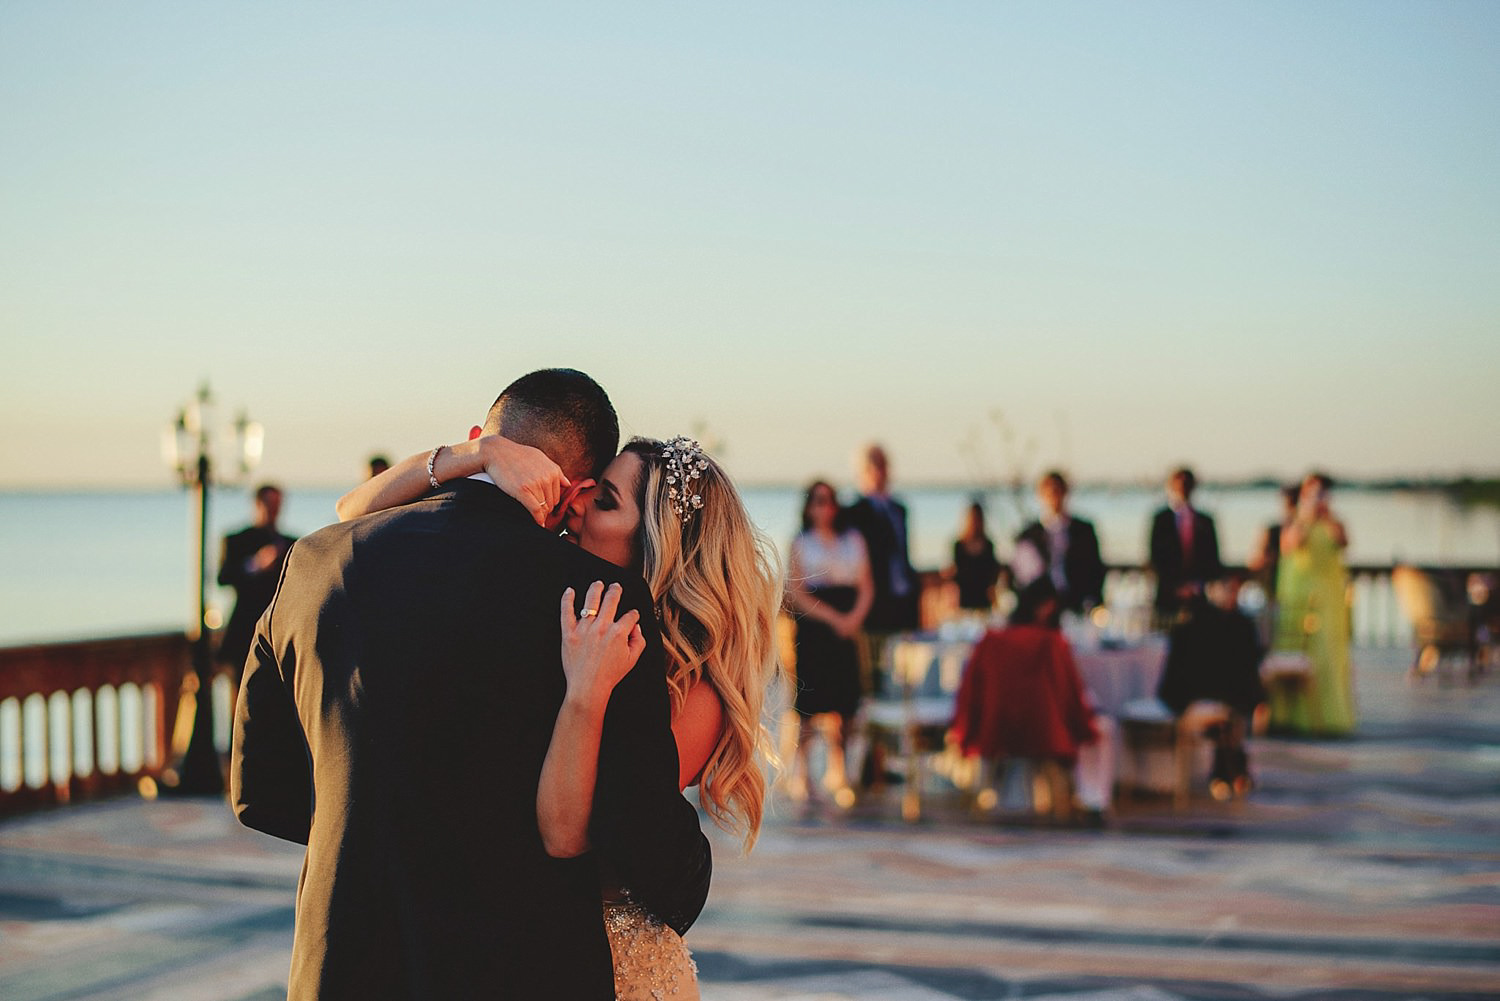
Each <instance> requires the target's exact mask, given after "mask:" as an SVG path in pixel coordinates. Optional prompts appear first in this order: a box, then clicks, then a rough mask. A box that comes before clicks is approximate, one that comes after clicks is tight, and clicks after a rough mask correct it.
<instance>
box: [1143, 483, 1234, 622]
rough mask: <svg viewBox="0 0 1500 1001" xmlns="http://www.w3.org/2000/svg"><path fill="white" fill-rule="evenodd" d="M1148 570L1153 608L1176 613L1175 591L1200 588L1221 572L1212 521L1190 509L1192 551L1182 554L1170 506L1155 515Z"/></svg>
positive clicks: (1215, 531)
mask: <svg viewBox="0 0 1500 1001" xmlns="http://www.w3.org/2000/svg"><path fill="white" fill-rule="evenodd" d="M1151 569H1152V571H1153V572H1155V574H1156V608H1157V610H1158V611H1164V612H1165V611H1175V610H1176V609H1177V607H1178V605H1179V604H1181V602H1180V601H1179V600H1178V598H1177V589H1178V588H1180V587H1181V586H1182V585H1184V584H1197V585H1199V586H1200V587H1201V586H1202V585H1203V584H1204V583H1205V582H1206V581H1210V580H1213V579H1214V578H1216V577H1218V576H1219V575H1220V574H1221V573H1223V572H1224V564H1222V563H1220V562H1219V533H1218V530H1217V529H1216V528H1215V527H1214V520H1213V519H1212V518H1210V517H1209V516H1208V515H1206V514H1204V513H1203V512H1202V511H1198V510H1196V509H1194V510H1193V551H1192V552H1191V553H1187V554H1184V553H1183V551H1182V535H1181V534H1180V533H1179V532H1178V531H1177V515H1176V514H1175V513H1174V512H1173V511H1172V509H1171V508H1169V507H1164V508H1162V509H1161V510H1160V511H1158V512H1156V517H1155V518H1153V519H1152V521H1151Z"/></svg>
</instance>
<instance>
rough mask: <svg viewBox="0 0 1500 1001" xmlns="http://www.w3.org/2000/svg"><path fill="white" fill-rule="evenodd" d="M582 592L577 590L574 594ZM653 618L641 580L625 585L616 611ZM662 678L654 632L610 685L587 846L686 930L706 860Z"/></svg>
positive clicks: (700, 895) (702, 889) (701, 889)
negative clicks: (682, 787)
mask: <svg viewBox="0 0 1500 1001" xmlns="http://www.w3.org/2000/svg"><path fill="white" fill-rule="evenodd" d="M580 593H581V592H580ZM627 608H635V609H638V610H640V611H641V614H642V619H643V621H650V619H651V611H650V609H651V601H650V595H649V593H648V592H647V591H646V587H645V584H644V582H637V581H632V582H630V583H628V584H626V586H625V594H624V596H623V598H622V600H621V603H620V610H621V612H623V611H624V610H625V609H627ZM677 772H678V765H677V744H676V741H675V740H674V738H673V736H672V727H671V712H670V705H669V701H668V696H667V685H666V674H665V669H664V661H663V655H662V647H661V643H660V640H659V638H658V637H657V636H656V635H655V630H654V629H652V630H651V632H650V633H649V634H648V637H647V647H646V651H645V652H644V653H643V654H642V655H641V660H640V662H639V663H637V664H636V666H635V668H634V669H633V670H632V671H631V672H630V673H629V674H627V675H626V676H625V678H624V680H623V681H621V682H620V684H619V685H617V686H616V687H615V691H614V694H613V696H612V697H611V698H610V703H609V709H608V711H607V713H606V714H605V720H604V732H603V735H602V738H601V742H600V746H599V776H598V780H597V782H596V784H595V790H594V809H593V815H592V818H591V822H590V829H589V833H590V840H591V842H592V843H593V845H594V849H595V851H596V852H598V853H599V855H600V856H601V857H602V858H603V859H604V860H605V862H606V863H607V864H608V865H609V867H610V869H611V870H612V871H613V872H614V873H615V874H616V875H618V877H619V878H620V881H621V882H622V883H623V884H624V885H625V886H626V887H628V888H629V889H630V891H631V893H632V894H633V895H634V897H635V899H636V900H638V901H639V902H640V903H641V905H642V906H644V907H645V908H646V909H647V910H649V911H650V912H651V913H652V914H654V915H656V916H657V917H658V918H660V919H661V921H662V922H663V923H665V924H666V925H668V926H669V927H671V928H673V929H674V930H676V931H677V932H678V933H679V934H681V933H682V932H685V931H686V930H687V929H688V928H689V927H690V926H691V925H692V923H693V922H694V921H695V920H697V918H698V914H699V913H700V912H701V911H702V910H703V904H704V902H705V901H706V900H707V899H708V884H709V877H710V876H711V874H712V868H713V865H712V858H711V855H710V851H709V845H708V839H707V838H705V837H704V836H703V832H702V830H701V829H700V828H699V826H698V813H697V811H696V810H694V809H693V806H692V804H690V803H689V802H688V801H687V800H686V799H685V798H684V797H683V795H682V793H681V792H680V791H679V789H678V787H677Z"/></svg>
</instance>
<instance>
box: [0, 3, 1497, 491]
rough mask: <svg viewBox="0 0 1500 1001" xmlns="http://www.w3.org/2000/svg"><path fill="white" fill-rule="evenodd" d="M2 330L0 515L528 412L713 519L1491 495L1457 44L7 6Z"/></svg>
mask: <svg viewBox="0 0 1500 1001" xmlns="http://www.w3.org/2000/svg"><path fill="white" fill-rule="evenodd" d="M0 330H3V335H4V356H5V364H4V367H3V374H0V391H3V392H0V485H4V486H15V485H58V484H83V485H105V484H151V483H165V482H167V481H168V480H167V473H166V471H165V470H164V469H163V468H162V466H161V463H160V460H159V459H158V457H157V449H158V434H159V429H160V426H161V425H162V424H163V423H164V422H165V420H166V419H167V418H168V417H169V416H170V414H171V412H172V411H173V410H174V408H175V407H176V406H177V405H178V404H179V403H180V402H181V401H182V400H183V399H184V398H185V397H186V396H187V395H189V394H190V393H191V392H192V390H193V388H194V386H195V385H196V384H197V382H198V381H199V380H200V379H201V378H204V377H207V378H209V379H211V380H212V382H213V384H214V386H215V388H216V390H217V391H218V394H219V396H220V397H221V398H222V399H223V400H224V402H225V403H226V404H227V405H228V406H227V408H226V409H237V408H238V407H240V406H244V407H247V408H248V409H249V410H250V411H251V414H252V416H254V417H257V418H259V419H260V420H261V421H262V422H264V423H265V425H266V429H267V446H266V447H267V453H266V462H265V466H264V468H263V473H264V474H265V475H267V476H274V477H278V478H281V479H284V480H287V481H288V482H291V483H314V482H316V483H326V484H333V483H341V482H346V481H348V480H350V479H351V478H354V477H357V476H358V475H359V473H360V470H361V469H362V465H363V459H364V457H365V456H366V455H367V454H368V453H370V452H371V451H374V450H384V451H388V452H391V453H393V454H405V453H407V452H412V451H417V450H420V449H425V448H427V447H430V446H431V445H432V444H435V443H436V442H438V441H443V440H451V439H453V438H456V437H459V436H461V435H462V434H463V432H464V431H465V430H466V429H467V427H468V425H469V424H470V423H473V422H474V421H476V420H478V419H479V418H480V417H481V416H482V414H483V412H484V409H485V407H486V406H487V405H488V403H489V401H490V400H491V399H492V398H493V397H494V395H495V393H496V392H497V391H498V390H499V389H500V388H501V387H502V386H503V385H504V384H505V383H506V382H507V381H508V380H509V378H511V377H512V376H514V375H516V374H519V373H521V372H523V371H526V370H528V369H530V368H534V367H538V366H541V365H551V364H570V365H575V366H578V367H581V368H584V369H586V370H588V371H590V372H591V373H593V374H594V375H596V376H597V377H598V378H599V379H600V381H601V382H603V383H604V384H605V385H606V386H607V387H608V388H609V389H610V390H611V392H612V395H613V396H614V398H615V401H616V404H617V406H618V408H619V410H620V413H621V416H622V418H623V420H624V423H625V425H626V427H627V430H629V431H632V432H640V433H647V434H656V435H661V436H666V435H670V434H673V433H676V432H678V431H679V430H683V429H686V428H689V427H691V426H693V425H694V424H696V423H699V422H703V423H706V425H707V427H708V428H709V429H710V431H711V432H712V433H713V434H714V435H715V436H717V437H718V438H721V439H723V440H724V441H725V442H726V443H727V448H726V450H725V451H726V454H725V459H726V461H727V463H728V465H729V466H730V467H731V469H733V470H735V471H736V472H738V473H739V474H740V475H741V476H742V477H743V478H745V479H747V480H778V481H782V480H790V481H799V480H802V479H804V478H806V477H808V476H810V475H813V474H816V473H823V474H829V475H832V476H834V477H835V478H838V479H841V480H847V478H848V476H849V468H850V467H849V455H850V453H851V451H852V450H853V448H854V447H855V445H856V444H858V443H859V442H860V441H861V440H864V439H867V438H879V439H882V440H884V441H886V442H887V443H888V445H889V448H890V450H891V452H892V455H893V457H894V461H895V471H896V473H897V475H898V477H903V478H905V479H907V480H908V481H916V480H926V479H935V480H949V481H962V480H964V479H965V478H966V477H967V476H968V475H970V473H971V469H972V467H971V465H970V463H969V462H968V461H967V460H966V459H965V457H964V455H963V453H962V449H961V448H960V443H961V442H962V441H963V440H964V439H965V438H968V437H975V438H976V440H977V441H978V442H979V447H980V450H981V452H982V453H983V454H984V456H985V458H984V463H985V465H987V466H988V467H989V468H990V469H991V470H994V471H1001V470H1004V469H1006V468H1007V467H1008V466H1009V465H1011V464H1012V463H1011V460H1010V459H1009V458H1007V454H1006V450H1005V449H1004V447H1002V445H1001V441H1000V435H999V434H998V433H997V431H996V430H995V426H994V424H993V422H992V421H991V417H990V415H991V413H992V412H993V411H994V410H995V409H996V408H998V409H1000V410H1001V411H1002V412H1003V413H1004V415H1005V419H1006V421H1007V423H1008V424H1009V425H1010V426H1011V427H1012V428H1014V429H1015V431H1016V434H1017V436H1018V439H1021V440H1025V439H1033V440H1034V441H1035V443H1036V444H1035V449H1034V451H1032V452H1031V453H1029V458H1028V464H1029V467H1030V469H1029V470H1028V471H1030V470H1034V469H1035V467H1036V466H1038V465H1039V464H1042V463H1055V462H1060V463H1064V464H1066V465H1067V466H1068V467H1070V468H1071V469H1072V470H1073V472H1074V473H1075V475H1076V476H1077V477H1078V478H1080V479H1095V478H1127V477H1140V476H1147V477H1155V476H1157V475H1158V474H1159V473H1160V472H1161V471H1162V470H1164V469H1165V468H1166V467H1167V466H1168V465H1169V464H1171V463H1176V462H1180V461H1190V462H1193V463H1194V464H1196V465H1197V466H1198V468H1199V469H1200V472H1201V473H1202V474H1203V475H1206V476H1210V477H1213V476H1238V475H1244V474H1250V473H1259V472H1263V471H1268V472H1273V473H1277V474H1280V475H1285V474H1290V473H1293V472H1296V471H1299V470H1301V469H1303V468H1305V467H1307V466H1309V465H1319V466H1324V467H1328V468H1331V469H1333V470H1334V471H1335V472H1339V473H1346V474H1351V475H1364V474H1371V473H1381V472H1388V471H1412V472H1437V473H1446V472H1455V471H1460V470H1471V471H1475V472H1484V473H1495V472H1496V471H1500V405H1497V402H1496V401H1497V399H1500V396H1497V391H1500V4H1496V3H1490V2H1479V3H1442V2H1423V3H1376V2H1359V3H1333V2H1322V3H1317V4H1305V3H1258V4H1229V3H1220V4H1200V3H1135V4H1124V3H1114V4H1105V3H1086V4H1067V3H1014V4H1004V3H984V4H980V3H974V4H961V3H946V4H932V3H916V2H912V3H908V4H890V3H886V4H879V3H847V4H818V3H813V4H808V3H796V4H769V3H760V4H749V5H735V6H733V7H730V6H728V5H719V6H717V7H710V6H709V5H704V4H693V3H682V4H666V5H659V4H634V3H632V4H623V5H622V4H528V5H500V4H493V3H473V4H453V3H435V4H432V3H424V4H415V3H413V4H405V5H397V4H371V3H350V4H328V3H320V4H305V3H275V2H257V3H240V4H209V3H165V4H164V3H142V2H133V3H130V4H118V3H62V2H49V3H17V2H9V3H5V4H3V5H0ZM976 436H977V437H976Z"/></svg>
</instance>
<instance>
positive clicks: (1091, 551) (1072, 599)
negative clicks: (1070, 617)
mask: <svg viewBox="0 0 1500 1001" xmlns="http://www.w3.org/2000/svg"><path fill="white" fill-rule="evenodd" d="M1016 541H1017V542H1026V543H1030V544H1031V546H1032V547H1033V548H1035V549H1036V551H1037V554H1038V555H1040V556H1041V558H1042V561H1043V562H1044V563H1047V564H1048V565H1049V566H1050V565H1051V561H1052V544H1051V542H1050V540H1048V538H1047V529H1046V528H1045V527H1043V525H1042V523H1041V522H1039V521H1033V522H1032V523H1031V524H1030V525H1027V526H1026V528H1025V529H1023V530H1022V532H1021V534H1020V535H1018V536H1016ZM1063 576H1064V577H1065V578H1067V582H1068V586H1067V587H1066V588H1065V589H1064V590H1063V592H1062V594H1061V595H1060V597H1061V599H1062V607H1063V609H1065V610H1067V611H1073V612H1078V611H1082V610H1083V606H1084V603H1085V602H1087V603H1089V604H1092V605H1102V604H1104V560H1103V558H1101V557H1100V555H1099V535H1098V533H1096V532H1095V531H1094V526H1093V524H1092V523H1090V522H1087V521H1084V520H1083V519H1082V518H1074V517H1072V516H1071V515H1069V516H1068V552H1067V554H1066V555H1065V556H1064V557H1063Z"/></svg>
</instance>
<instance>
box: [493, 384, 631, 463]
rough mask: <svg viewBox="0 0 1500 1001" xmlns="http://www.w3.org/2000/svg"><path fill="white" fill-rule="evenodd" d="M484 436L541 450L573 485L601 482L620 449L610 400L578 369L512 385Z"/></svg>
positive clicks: (496, 406) (500, 399)
mask: <svg viewBox="0 0 1500 1001" xmlns="http://www.w3.org/2000/svg"><path fill="white" fill-rule="evenodd" d="M484 431H485V433H486V434H503V435H504V436H505V437H507V438H509V439H510V440H511V441H515V442H520V443H521V444H523V445H530V446H531V447H532V448H539V449H541V450H542V451H543V452H545V453H547V456H548V457H549V458H551V459H552V461H553V462H555V463H557V464H558V465H559V466H561V467H562V471H563V473H564V474H565V475H567V476H568V477H569V478H570V479H573V480H578V479H582V478H585V477H590V476H592V477H595V478H597V477H598V476H599V474H600V473H602V472H603V471H604V467H605V466H607V465H608V464H609V462H610V460H611V459H613V458H614V457H615V450H616V449H617V448H618V447H619V444H620V420H619V418H618V417H616V416H615V408H614V404H612V403H610V402H609V396H608V395H607V394H606V393H605V392H604V389H603V387H601V386H600V385H599V384H598V383H597V382H595V381H594V380H593V379H591V378H589V377H588V376H586V375H584V374H583V373H582V372H580V371H578V370H577V369H572V368H544V369H539V370H538V371H535V372H531V373H528V374H527V375H523V376H521V378H519V379H517V380H516V381H515V382H513V383H511V384H510V385H509V386H506V387H505V389H504V391H502V392H501V394H500V396H499V397H498V398H496V400H495V402H494V404H492V405H491V406H490V412H489V414H488V416H486V417H485V420H484Z"/></svg>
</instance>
